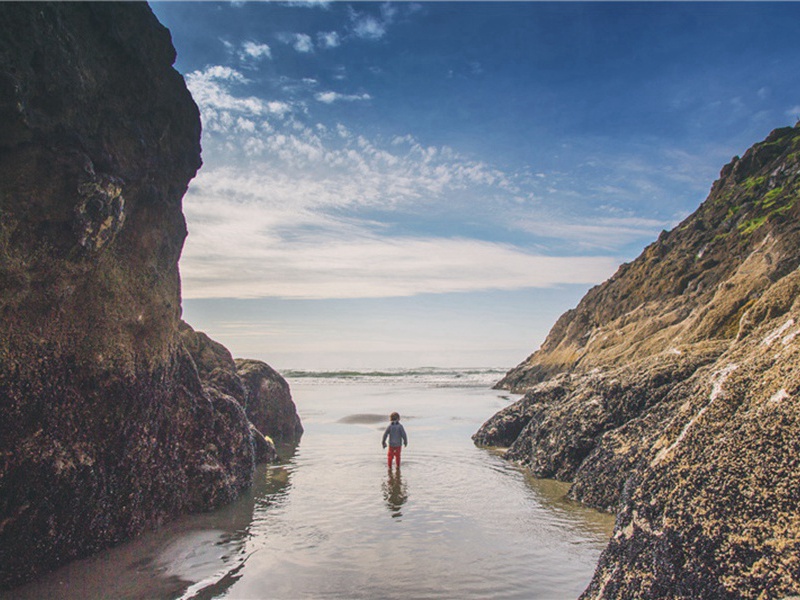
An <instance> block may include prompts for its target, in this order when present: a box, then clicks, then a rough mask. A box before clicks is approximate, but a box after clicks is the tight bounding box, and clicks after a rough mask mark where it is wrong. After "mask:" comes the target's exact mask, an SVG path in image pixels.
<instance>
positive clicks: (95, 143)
mask: <svg viewBox="0 0 800 600" xmlns="http://www.w3.org/2000/svg"><path fill="white" fill-rule="evenodd" d="M174 59H175V51H174V49H173V47H172V44H171V40H170V36H169V32H168V31H167V30H166V29H165V28H164V27H162V26H161V25H160V24H159V23H158V21H157V20H156V18H155V17H154V15H153V14H152V12H151V11H150V9H149V8H148V7H147V5H146V4H130V3H52V4H50V3H39V2H37V3H0V411H2V414H3V419H2V420H0V587H10V586H13V585H15V584H18V583H21V582H23V581H25V580H28V579H30V578H32V577H34V576H35V575H36V574H37V573H38V572H40V571H42V570H46V569H50V568H52V567H54V566H56V565H58V564H61V563H63V562H65V561H67V560H71V559H73V558H77V557H81V556H85V555H87V554H89V553H92V552H95V551H97V550H99V549H101V548H104V547H106V546H108V545H110V544H114V543H117V542H120V541H122V540H125V539H128V538H130V537H131V536H134V535H136V534H138V533H139V532H141V531H143V530H144V529H146V528H150V527H153V526H157V525H158V524H159V523H162V522H163V521H165V520H168V519H171V518H173V517H175V516H176V515H179V514H182V513H185V512H190V511H199V510H206V509H210V508H213V507H216V506H219V505H220V504H222V503H224V502H228V501H230V500H231V499H233V498H235V497H236V496H237V494H239V492H240V491H241V490H242V489H243V488H245V487H247V486H249V485H250V484H251V482H252V477H253V465H254V461H255V450H254V440H255V438H254V433H253V427H252V425H251V424H250V422H249V420H248V418H247V415H246V412H245V409H244V408H243V407H242V405H241V403H240V402H239V401H238V400H237V398H236V396H235V394H234V395H232V394H231V391H230V390H229V389H226V388H224V387H223V386H222V385H221V384H220V385H218V386H216V387H215V386H214V385H211V384H209V381H208V380H204V378H203V377H201V372H199V371H198V368H202V367H204V363H203V361H202V360H200V359H198V360H195V359H194V358H193V357H192V355H191V353H190V344H188V343H186V341H185V340H184V338H183V336H182V335H181V332H180V313H181V297H180V278H179V274H178V258H179V256H180V253H181V249H182V246H183V241H184V238H185V236H186V225H185V222H184V218H183V214H182V209H181V200H182V197H183V194H184V193H185V191H186V189H187V185H188V182H189V181H190V179H191V178H192V177H193V176H194V175H195V172H196V171H197V169H198V168H199V167H200V143H199V140H200V119H199V114H198V110H197V107H196V106H195V104H194V102H193V101H192V98H191V96H190V95H189V92H188V91H187V89H186V86H185V84H184V81H183V79H182V77H181V76H180V75H179V74H178V73H177V72H176V71H175V70H174V69H173V68H172V63H173V61H174ZM187 346H188V347H189V348H187ZM203 375H205V373H203ZM221 377H222V376H220V378H219V380H220V381H222V378H221ZM232 381H233V380H232ZM212 383H213V382H212ZM234 383H235V382H234ZM239 384H240V385H243V384H242V383H241V380H239ZM242 389H244V388H243V387H242ZM261 437H262V439H263V436H261ZM255 441H257V440H255ZM265 443H266V442H265Z"/></svg>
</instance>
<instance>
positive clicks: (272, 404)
mask: <svg viewBox="0 0 800 600" xmlns="http://www.w3.org/2000/svg"><path fill="white" fill-rule="evenodd" d="M236 373H237V374H238V376H239V377H240V378H241V379H242V381H244V384H245V387H246V389H247V397H246V399H245V401H244V403H243V406H244V407H245V411H246V413H247V418H249V419H250V421H251V422H252V423H253V425H255V426H256V428H257V429H259V430H260V431H263V432H264V433H265V434H266V435H268V436H270V437H272V438H274V439H276V440H278V441H281V442H290V443H295V442H297V441H299V440H300V437H301V436H302V435H303V425H302V423H301V422H300V417H298V416H297V409H296V408H295V405H294V401H293V400H292V395H291V393H290V392H289V384H288V383H286V380H285V379H284V378H283V377H281V375H280V374H278V373H277V372H276V371H275V370H274V369H272V367H270V366H269V365H268V364H266V363H263V362H261V361H258V360H251V359H246V360H244V359H237V360H236Z"/></svg>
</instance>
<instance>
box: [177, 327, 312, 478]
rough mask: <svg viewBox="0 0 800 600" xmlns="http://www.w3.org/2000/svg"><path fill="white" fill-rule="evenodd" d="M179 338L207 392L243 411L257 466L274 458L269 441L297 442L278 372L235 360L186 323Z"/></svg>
mask: <svg viewBox="0 0 800 600" xmlns="http://www.w3.org/2000/svg"><path fill="white" fill-rule="evenodd" d="M181 338H182V340H183V345H184V347H185V348H186V349H187V350H188V351H189V354H191V356H192V359H193V360H194V362H195V364H196V365H197V370H198V373H199V375H200V379H201V380H202V381H203V386H204V388H205V391H206V393H207V394H208V395H210V396H214V395H224V396H228V397H229V398H232V399H234V400H235V401H236V402H237V403H238V404H239V405H240V406H241V407H242V408H243V409H244V411H245V415H246V416H247V418H248V419H249V420H250V430H251V434H252V437H253V445H254V447H255V450H256V462H257V463H259V462H271V461H273V460H275V459H276V458H277V451H276V449H275V444H274V442H273V441H272V438H274V439H275V440H277V441H279V442H286V443H290V444H296V443H297V442H299V441H300V438H301V437H302V435H303V425H302V423H301V421H300V416H299V415H298V414H297V407H296V406H295V404H294V401H293V400H292V394H291V391H290V390H289V384H288V383H287V382H286V380H285V379H284V378H283V377H282V376H281V375H280V374H279V373H278V372H277V371H275V370H274V369H273V368H272V367H270V366H269V365H268V364H266V363H264V362H261V361H259V360H251V359H247V360H245V359H238V360H236V361H234V360H233V357H232V356H231V353H230V352H229V351H228V349H227V348H225V346H223V345H222V344H220V343H218V342H215V341H214V340H212V339H211V338H209V337H208V336H207V335H206V334H204V333H202V332H200V331H195V330H194V329H192V328H191V327H190V326H189V325H187V324H186V323H181ZM265 436H268V437H267V438H265Z"/></svg>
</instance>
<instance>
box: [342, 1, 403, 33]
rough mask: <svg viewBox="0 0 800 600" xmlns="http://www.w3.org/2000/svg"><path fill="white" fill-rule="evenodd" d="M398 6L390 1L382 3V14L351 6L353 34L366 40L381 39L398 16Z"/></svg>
mask: <svg viewBox="0 0 800 600" xmlns="http://www.w3.org/2000/svg"><path fill="white" fill-rule="evenodd" d="M397 13H398V8H397V7H396V6H394V5H392V4H389V3H388V2H387V3H385V4H382V5H381V9H380V16H375V15H371V14H368V13H366V12H360V11H357V10H355V9H354V8H352V7H351V8H350V26H351V29H352V33H353V35H355V36H356V37H357V38H361V39H365V40H379V39H381V38H382V37H383V36H385V35H386V31H387V28H388V27H389V25H390V24H391V23H392V22H393V21H394V19H395V17H396V16H397Z"/></svg>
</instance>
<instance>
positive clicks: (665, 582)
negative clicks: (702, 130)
mask: <svg viewBox="0 0 800 600" xmlns="http://www.w3.org/2000/svg"><path fill="white" fill-rule="evenodd" d="M799 196H800V125H799V126H796V127H794V128H792V127H787V128H783V129H778V130H775V131H773V132H772V133H771V134H770V135H769V136H768V137H767V139H766V140H765V141H764V142H761V143H759V144H756V145H755V146H754V147H753V148H751V149H750V150H748V151H747V152H746V153H745V154H744V156H742V157H741V158H738V157H735V158H734V159H733V161H732V162H731V163H730V164H728V165H727V166H725V167H724V168H723V169H722V172H721V175H720V178H719V179H718V180H717V181H716V182H715V183H714V185H713V187H712V189H711V192H710V194H709V197H708V199H707V200H706V201H705V202H704V203H703V204H702V205H701V206H700V207H699V209H698V210H697V211H696V212H695V213H694V214H693V215H691V216H690V217H688V218H687V219H686V220H685V221H684V222H683V223H681V224H680V225H679V226H678V227H676V228H675V229H674V230H672V231H670V232H668V233H667V232H663V233H662V234H661V236H660V237H659V239H658V241H656V242H654V243H653V244H651V245H650V246H649V247H647V248H646V249H645V250H644V252H643V253H642V255H641V256H639V258H637V259H636V260H635V261H633V262H632V263H630V264H626V265H623V266H622V267H620V269H619V270H618V272H617V273H616V274H615V275H614V276H613V277H612V278H611V279H609V280H608V281H606V282H605V283H603V284H602V285H600V286H597V287H595V288H593V289H592V290H590V291H589V292H588V293H587V294H586V296H585V297H584V298H583V299H582V300H581V302H580V303H579V304H578V306H577V307H576V308H575V309H574V310H570V311H568V312H567V313H565V314H564V315H563V316H562V317H561V318H560V319H559V320H558V321H557V322H556V324H555V326H554V327H553V329H552V330H551V332H550V334H549V335H548V337H547V339H546V341H545V342H544V343H543V344H542V346H541V348H540V349H539V350H537V351H536V352H535V353H534V354H533V355H532V356H531V357H529V358H528V359H527V360H526V361H525V362H524V363H522V364H521V365H520V366H519V367H517V368H515V369H513V370H512V371H510V372H509V373H508V374H507V375H506V377H505V378H504V379H503V380H502V381H501V382H500V384H499V385H500V386H502V387H507V388H510V389H514V390H517V391H524V392H526V393H525V396H524V397H523V398H522V399H521V400H519V401H518V402H517V403H515V404H513V405H511V406H510V407H508V408H506V409H505V410H503V411H501V412H500V413H498V414H497V415H495V416H494V417H493V418H492V419H490V420H489V421H488V422H487V423H486V424H484V426H483V427H481V429H480V430H479V431H478V432H477V433H476V434H475V436H474V440H475V441H476V443H478V444H485V445H497V446H506V447H508V448H509V449H508V451H507V456H508V458H510V459H513V460H516V461H519V462H521V463H523V464H526V465H528V466H530V467H531V469H532V470H533V472H534V473H535V474H536V475H537V476H540V477H553V478H558V479H562V480H566V481H572V482H573V484H572V487H571V489H570V496H571V497H572V498H574V499H576V500H580V501H582V502H585V503H587V504H590V505H593V506H596V507H599V508H602V509H605V510H609V511H616V512H617V522H616V527H615V532H614V535H613V538H612V540H611V541H610V543H609V545H608V547H607V548H606V550H605V551H604V553H603V555H602V557H601V559H600V563H599V565H598V567H597V570H596V572H595V576H594V578H593V580H592V582H591V584H590V586H589V587H588V588H587V590H586V591H585V592H584V595H583V598H587V599H589V598H715V599H716V598H783V597H787V596H793V595H798V594H800V513H798V509H797V499H798V498H800V470H798V466H800V462H799V461H800V458H798V457H799V456H800V453H799V452H798V451H800V441H798V440H800V405H799V404H798V402H797V398H798V391H799V390H800V336H798V334H800V270H798V266H799V265H800V221H798V217H799V216H800V205H799V204H800V203H798V202H797V200H798V197H799Z"/></svg>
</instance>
